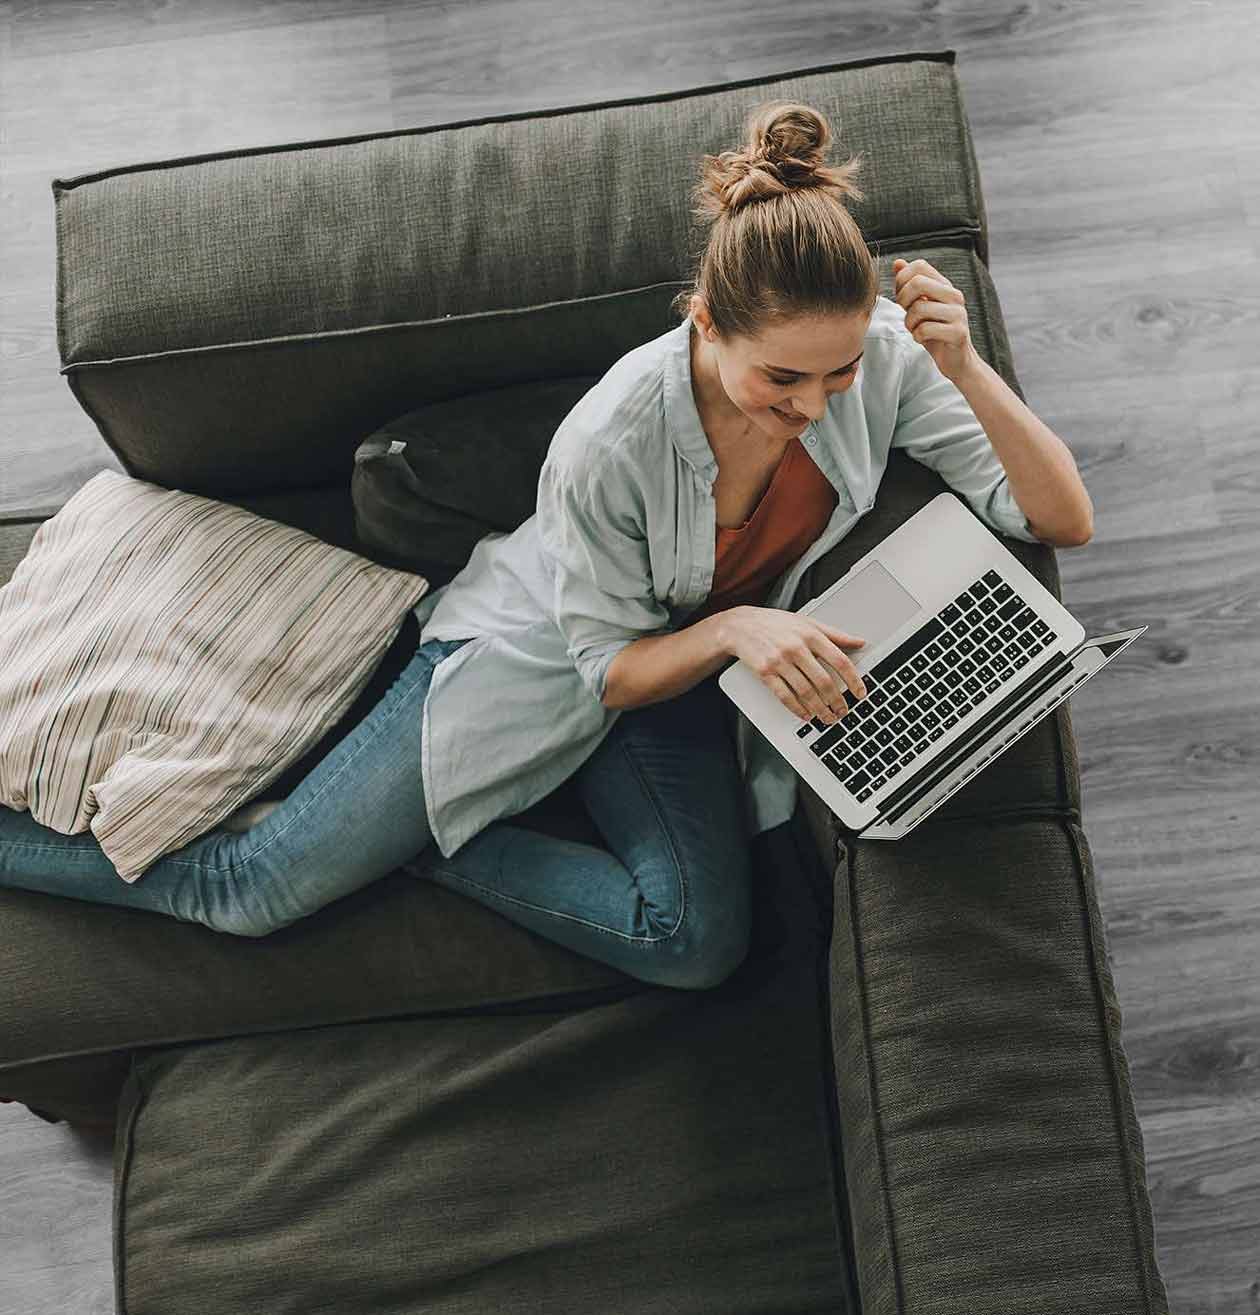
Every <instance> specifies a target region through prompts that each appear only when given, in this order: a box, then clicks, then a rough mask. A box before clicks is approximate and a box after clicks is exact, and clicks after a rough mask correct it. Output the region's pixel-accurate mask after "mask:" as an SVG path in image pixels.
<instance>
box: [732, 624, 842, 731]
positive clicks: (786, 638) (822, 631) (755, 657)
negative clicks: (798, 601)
mask: <svg viewBox="0 0 1260 1315" xmlns="http://www.w3.org/2000/svg"><path fill="white" fill-rule="evenodd" d="M725 615H726V635H727V648H728V650H729V651H730V653H731V655H732V656H733V657H737V658H739V660H740V661H741V662H744V663H746V664H747V665H748V666H750V667H751V668H752V669H753V670H754V671H755V672H756V673H757V675H758V676H759V677H760V678H761V679H762V681H763V682H764V683H765V685H766V688H767V689H769V690H770V692H771V693H772V694H773V695H774V696H775V698H777V699H778V700H779V702H780V703H782V704H783V706H784V707H785V708H787V710H788V711H789V712H790V713H792V714H793V715H794V716H796V717H799V718H801V720H802V721H807V720H809V719H811V718H814V717H817V718H818V719H819V720H820V721H824V722H834V721H837V720H838V719H839V718H841V717H843V716H844V714H845V713H846V712H847V711H848V704H847V703H846V702H845V699H844V695H843V694H842V693H841V691H842V690H843V689H848V690H850V691H852V698H853V699H854V700H855V701H856V700H857V699H860V698H865V696H866V687H865V686H864V685H863V683H862V678H861V676H859V675H858V669H857V667H855V666H854V665H853V661H852V659H851V658H850V657H849V655H848V654H847V653H846V652H844V647H842V646H847V647H849V648H859V647H861V645H863V644H865V643H866V640H864V639H859V638H858V637H857V636H855V635H850V634H848V633H847V632H846V631H844V630H837V629H836V628H835V626H829V625H828V624H827V623H826V622H825V621H816V620H815V619H814V618H813V616H811V615H810V614H809V613H804V612H785V611H783V610H782V609H781V608H777V607H752V606H749V605H744V606H740V607H732V608H730V609H729V610H728V611H727V613H726V614H725Z"/></svg>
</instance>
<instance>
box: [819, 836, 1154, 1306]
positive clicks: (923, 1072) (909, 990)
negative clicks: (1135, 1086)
mask: <svg viewBox="0 0 1260 1315" xmlns="http://www.w3.org/2000/svg"><path fill="white" fill-rule="evenodd" d="M830 958H831V964H830V1008H831V1018H832V1046H833V1060H834V1065H835V1083H836V1089H837V1098H838V1105H839V1110H840V1126H841V1128H842V1129H843V1141H844V1162H845V1166H846V1175H847V1184H848V1197H849V1203H850V1207H851V1210H852V1216H853V1229H854V1236H855V1239H856V1252H857V1255H858V1257H859V1262H858V1264H859V1274H860V1281H861V1291H862V1301H863V1309H869V1310H879V1311H884V1310H887V1311H893V1310H907V1311H911V1310H912V1311H916V1312H921V1315H1009V1313H1010V1312H1012V1311H1033V1310H1035V1311H1038V1312H1041V1313H1042V1315H1076V1312H1080V1311H1106V1312H1108V1315H1155V1313H1157V1312H1163V1313H1164V1315H1166V1312H1167V1310H1168V1301H1167V1296H1166V1294H1165V1292H1164V1289H1163V1285H1162V1281H1161V1279H1160V1275H1159V1269H1158V1265H1157V1260H1156V1255H1155V1242H1154V1227H1153V1222H1152V1217H1151V1210H1150V1201H1149V1197H1148V1195H1147V1188H1146V1177H1145V1161H1144V1155H1143V1145H1142V1132H1141V1127H1140V1125H1139V1123H1138V1119H1137V1114H1136V1111H1135V1109H1134V1103H1133V1091H1132V1086H1131V1081H1130V1076H1129V1067H1128V1063H1127V1061H1126V1057H1125V1054H1124V1049H1123V1046H1122V1044H1121V1017H1120V1008H1119V1004H1118V1001H1117V997H1116V990H1115V984H1114V982H1113V980H1112V976H1111V971H1110V967H1109V964H1108V958H1107V942H1106V936H1105V932H1104V928H1103V922H1102V917H1101V914H1100V912H1099V907H1098V898H1097V891H1096V889H1095V885H1094V873H1093V865H1092V860H1091V857H1090V850H1089V845H1088V843H1087V841H1086V839H1085V835H1084V833H1083V831H1082V830H1081V828H1080V826H1079V825H1078V824H1077V822H1075V821H1074V820H1071V819H1069V818H1062V817H1061V818H1054V817H1029V818H1023V819H1012V820H1009V821H1004V822H1001V823H995V822H993V821H991V820H983V819H982V820H960V821H937V820H936V819H934V818H929V819H928V821H927V822H925V823H924V824H923V825H922V826H920V827H918V828H917V829H916V830H915V831H913V832H911V833H910V835H908V836H906V837H904V838H903V839H901V840H898V841H896V842H895V843H891V844H890V843H888V842H886V841H870V840H866V841H864V840H862V839H861V838H858V839H857V840H855V841H853V842H852V843H851V844H849V845H848V846H846V847H844V849H843V850H842V852H841V863H840V866H839V868H838V869H837V872H836V881H835V901H834V921H833V927H832V937H831V948H830Z"/></svg>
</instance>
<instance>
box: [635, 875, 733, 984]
mask: <svg viewBox="0 0 1260 1315" xmlns="http://www.w3.org/2000/svg"><path fill="white" fill-rule="evenodd" d="M684 901H685V902H684V908H683V913H682V917H681V918H680V919H679V920H678V922H677V924H676V926H675V927H674V928H673V930H672V931H671V932H670V933H669V935H667V936H664V937H662V938H661V939H660V940H659V941H657V942H656V943H655V951H654V952H655V953H657V954H658V955H659V971H658V974H657V976H656V978H655V980H656V981H657V982H658V983H659V984H660V985H663V986H675V987H681V988H685V989H689V990H701V991H702V990H709V989H711V988H712V987H715V986H720V985H721V984H722V983H723V982H724V981H726V979H727V978H728V977H730V976H731V975H732V974H733V973H734V972H735V970H736V969H737V968H738V967H739V966H740V965H741V964H742V963H743V962H744V960H745V959H746V958H747V957H748V949H749V945H750V943H751V939H752V911H751V905H752V896H751V889H750V873H749V871H748V867H747V865H745V864H740V865H736V866H735V867H734V868H732V867H728V868H727V869H726V870H725V871H724V872H723V873H722V880H721V881H720V882H715V881H713V880H712V879H709V880H707V881H702V882H689V883H686V884H685V886H684Z"/></svg>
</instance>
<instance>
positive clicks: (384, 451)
mask: <svg viewBox="0 0 1260 1315" xmlns="http://www.w3.org/2000/svg"><path fill="white" fill-rule="evenodd" d="M596 382H597V380H596V379H595V378H594V377H593V376H591V377H583V378H579V379H555V380H546V381H544V382H542V383H532V384H518V385H516V386H515V387H511V388H492V389H490V390H488V391H487V392H484V393H473V394H472V395H471V396H469V397H457V398H452V399H450V400H448V401H443V402H430V403H428V404H427V405H425V406H421V407H417V408H416V409H414V410H412V411H409V412H407V413H406V414H405V415H401V416H396V417H395V418H394V419H393V420H390V421H389V422H387V423H386V424H384V425H382V426H381V428H380V429H378V430H377V431H376V433H374V434H371V435H369V436H368V437H367V438H365V439H364V440H363V442H362V443H360V444H359V446H358V448H357V449H356V451H355V454H354V473H353V475H352V476H351V480H350V496H351V499H352V501H353V502H354V527H355V532H356V534H357V535H358V537H359V540H360V542H362V543H363V545H364V546H365V547H366V548H368V549H369V550H371V551H372V552H373V554H374V555H375V556H377V557H378V558H379V559H380V560H382V561H389V562H392V563H396V564H398V565H400V566H402V567H404V568H405V569H407V570H414V571H418V572H419V573H420V574H422V575H427V574H428V573H429V572H430V571H432V570H434V569H435V567H436V569H438V570H440V569H442V568H443V567H449V568H451V570H452V571H453V572H458V571H459V570H460V568H461V567H463V566H464V564H465V563H466V562H467V561H468V558H469V556H470V555H471V553H472V550H473V549H474V548H475V547H476V546H477V541H478V540H479V539H481V538H482V537H483V536H485V535H486V534H488V533H490V532H492V531H495V530H499V531H503V532H508V533H510V532H511V531H512V530H514V529H516V528H517V526H519V525H521V524H523V523H524V522H525V521H527V520H528V519H529V518H530V516H532V515H533V514H534V505H535V500H536V495H537V489H538V472H539V470H540V468H541V467H542V464H543V461H544V460H545V459H546V456H547V450H548V448H549V446H550V444H551V440H552V437H553V435H554V434H555V432H556V430H557V429H559V427H560V424H561V422H562V421H563V420H564V418H565V416H566V415H568V413H569V412H570V411H571V410H572V409H573V407H574V406H575V405H576V404H577V402H578V400H579V399H580V398H581V397H582V395H583V394H584V393H586V392H587V391H589V389H590V388H591V386H592V385H593V384H595V383H596Z"/></svg>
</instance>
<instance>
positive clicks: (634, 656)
mask: <svg viewBox="0 0 1260 1315" xmlns="http://www.w3.org/2000/svg"><path fill="white" fill-rule="evenodd" d="M726 615H727V613H726V612H715V613H713V615H712V616H706V617H705V618H704V619H703V620H702V621H697V622H696V623H695V624H694V625H689V626H684V627H683V629H681V630H678V631H675V632H674V633H673V634H669V635H647V636H645V637H644V638H643V639H636V640H635V641H634V642H633V643H632V644H627V645H626V646H625V648H623V649H622V650H621V651H620V652H619V653H618V654H617V656H616V657H614V658H613V660H612V664H611V665H610V666H609V668H608V678H607V682H606V685H605V690H604V706H605V707H606V708H621V709H623V710H625V709H629V708H640V707H642V706H643V705H644V704H646V703H662V702H664V700H666V699H672V698H675V697H676V696H677V695H679V694H685V693H686V692H687V691H688V690H689V689H691V688H692V686H693V685H698V684H699V683H700V682H701V681H702V680H704V678H705V677H706V676H711V675H712V674H713V673H714V672H715V671H717V670H718V669H719V668H721V667H724V666H725V665H726V663H727V662H728V660H729V659H730V658H731V657H733V656H734V655H733V654H732V653H731V652H730V649H729V647H728V640H727V635H726V624H725V620H724V618H725V617H726Z"/></svg>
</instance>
